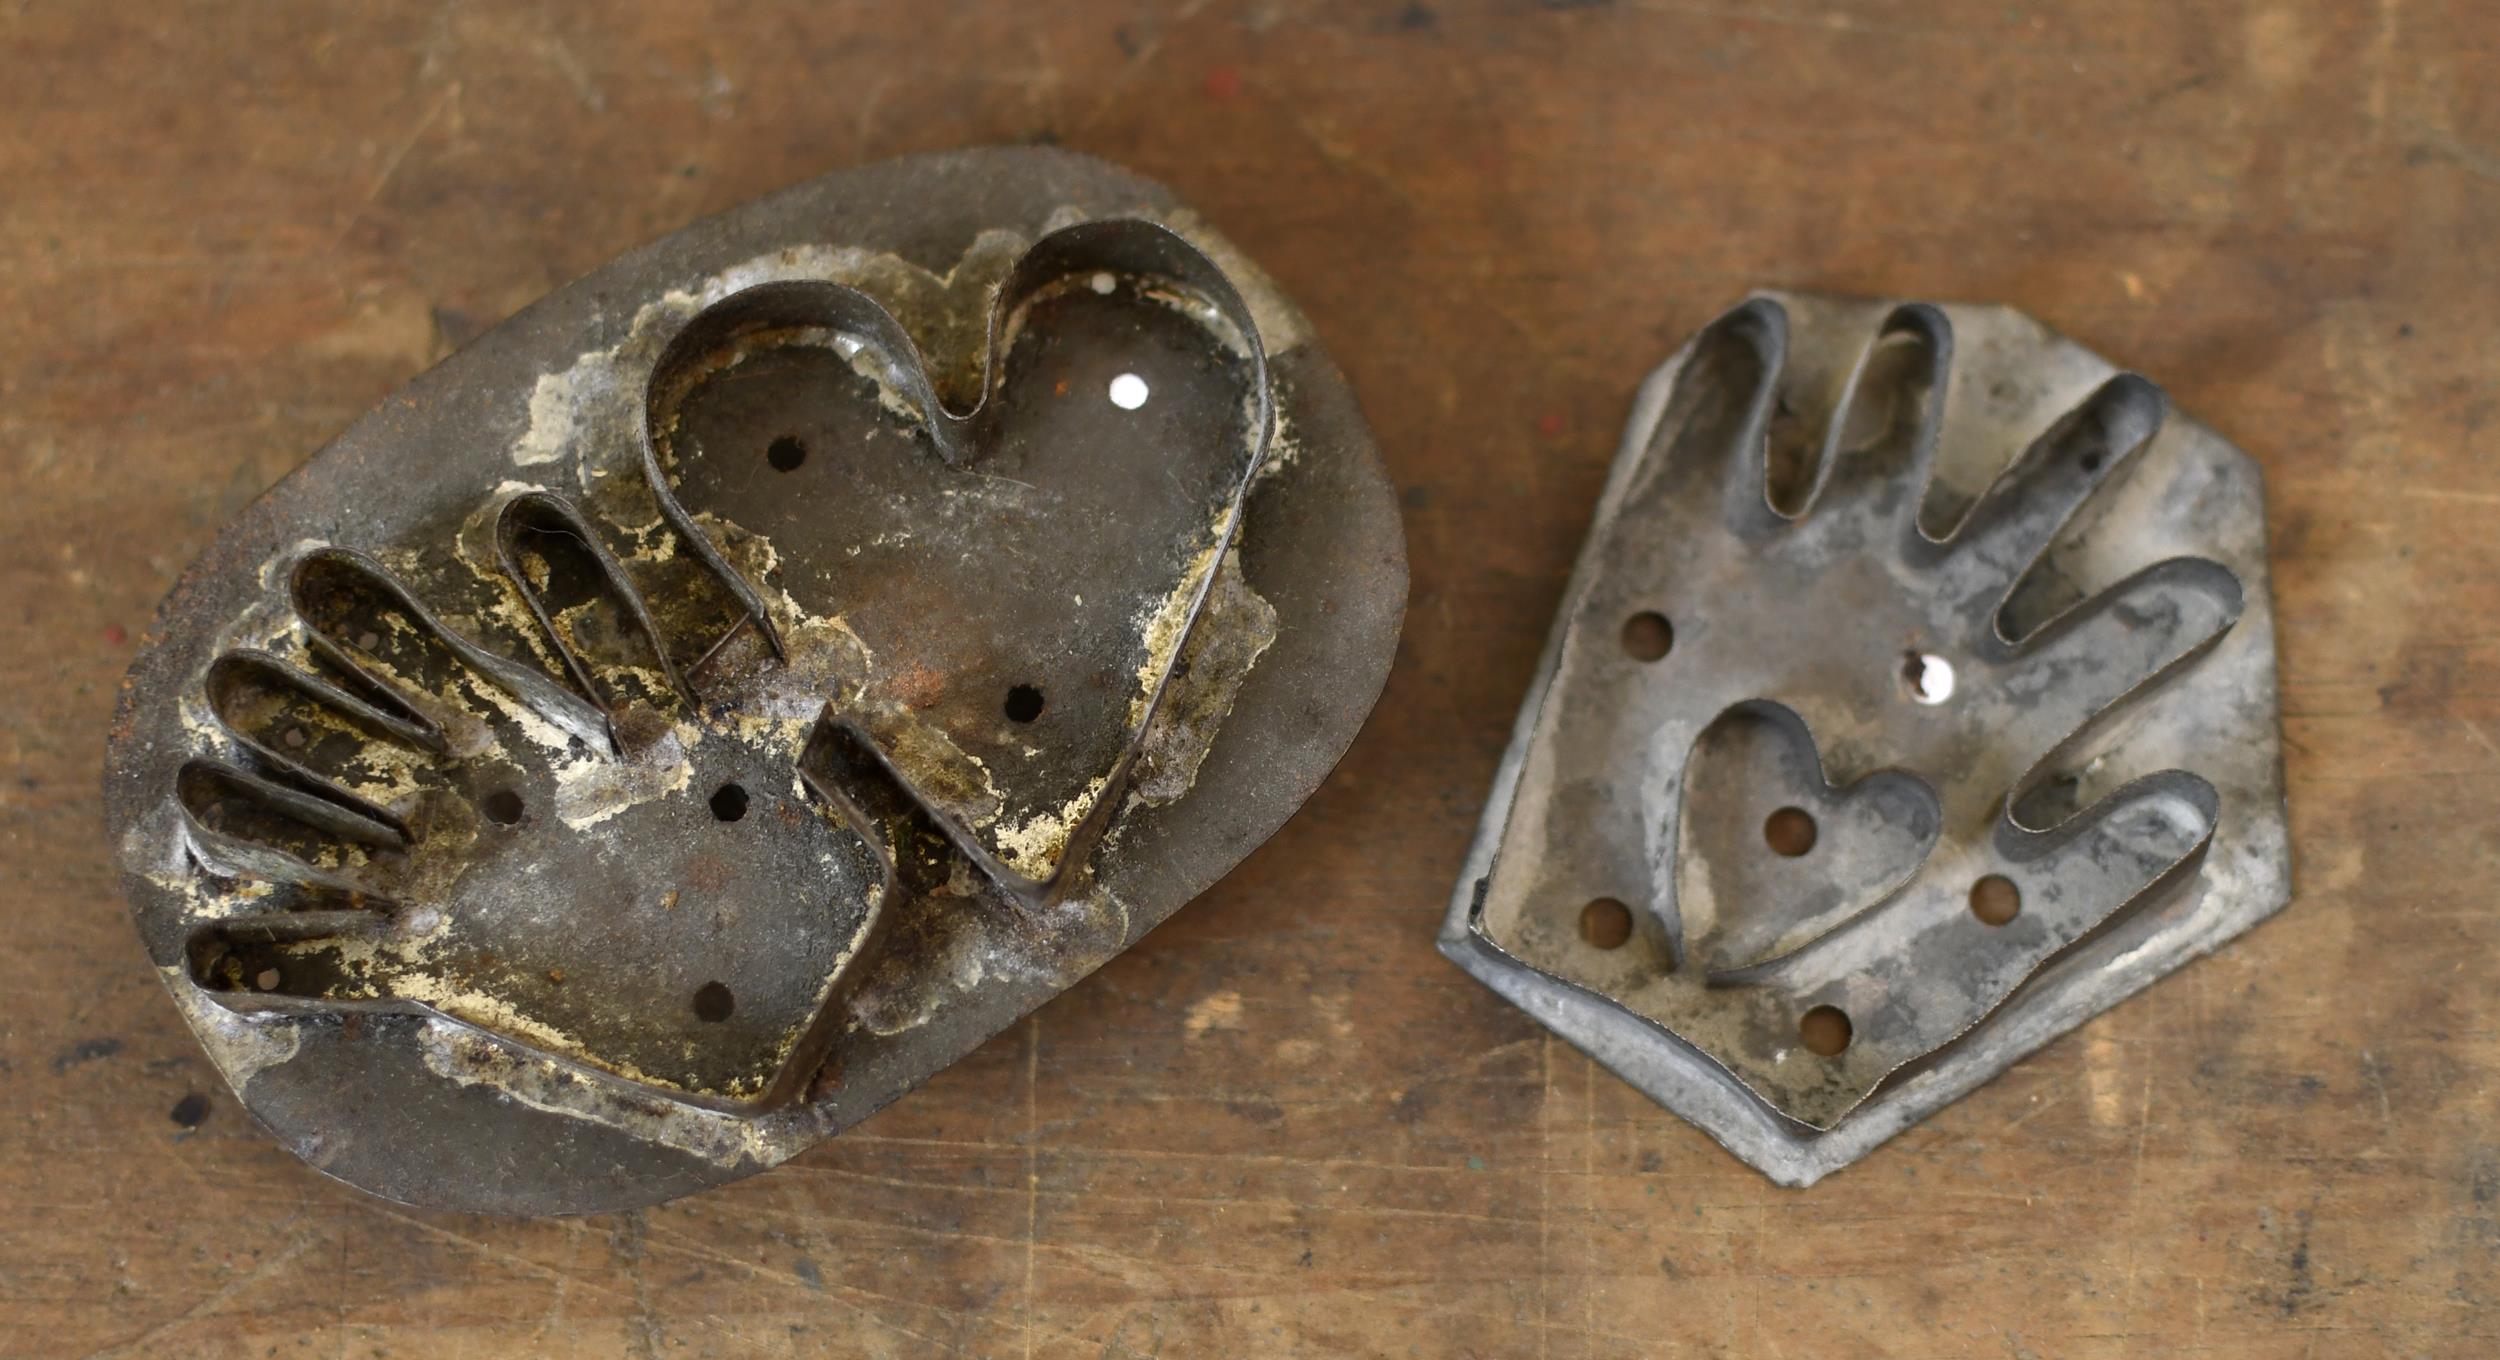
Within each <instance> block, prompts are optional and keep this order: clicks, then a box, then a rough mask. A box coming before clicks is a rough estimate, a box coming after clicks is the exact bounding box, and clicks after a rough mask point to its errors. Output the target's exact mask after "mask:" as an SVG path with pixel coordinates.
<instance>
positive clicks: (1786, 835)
mask: <svg viewBox="0 0 2500 1360" xmlns="http://www.w3.org/2000/svg"><path fill="white" fill-rule="evenodd" d="M1814 836H1815V830H1814V814H1812V813H1810V812H1808V811H1806V810H1805V809H1804V808H1793V807H1784V808H1781V809H1780V810H1779V811H1777V812H1774V813H1772V814H1771V815H1770V816H1769V817H1766V818H1764V819H1763V822H1762V843H1763V844H1765V845H1768V846H1770V847H1771V849H1772V851H1773V852H1774V853H1776V854H1782V855H1786V856H1788V857H1789V858H1790V859H1795V858H1796V857H1797V856H1799V855H1802V854H1804V853H1805V852H1807V851H1808V850H1811V849H1813V848H1814Z"/></svg>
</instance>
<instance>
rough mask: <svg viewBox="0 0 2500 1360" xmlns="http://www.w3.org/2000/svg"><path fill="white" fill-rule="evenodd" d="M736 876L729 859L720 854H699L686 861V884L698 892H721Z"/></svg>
mask: <svg viewBox="0 0 2500 1360" xmlns="http://www.w3.org/2000/svg"><path fill="white" fill-rule="evenodd" d="M735 877H737V874H736V872H735V871H733V870H732V869H731V868H730V867H729V861H727V860H725V859H722V858H721V857H720V856H718V855H708V854H707V855H697V856H695V857H694V858H693V859H690V860H688V861H686V886H687V887H690V888H692V889H694V890H695V891H697V892H705V893H712V892H719V891H720V890H721V889H723V888H725V887H727V886H729V880H731V879H733V878H735Z"/></svg>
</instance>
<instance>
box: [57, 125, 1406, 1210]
mask: <svg viewBox="0 0 2500 1360" xmlns="http://www.w3.org/2000/svg"><path fill="white" fill-rule="evenodd" d="M1404 586H1405V573H1404V560H1403V553H1402V551H1401V548H1400V540H1399V533H1398V528H1397V521H1396V516H1395V510H1394V507H1393V504H1392V502H1391V500H1390V498H1389V495H1388V492H1387V487H1386V484H1385V481H1384V480H1383V478H1382V476H1381V474H1380V471H1379V468H1378V466H1377V461H1376V458H1375V457H1374V455H1373V453H1372V451H1371V447H1370V443H1369V440H1368V437H1367V436H1366V435H1365V433H1364V431H1363V428H1362V424H1361V420H1360V417H1359V415H1358V414H1357V413H1356V411H1355V409H1354V406H1353V403H1352V400H1351V397H1350V396H1349V395H1348V394H1347V393H1346V391H1345V388H1344V384H1343V380H1342V379H1341V378H1340V377H1339V376H1338V374H1337V373H1336V370H1335V369H1334V368H1333V366H1331V365H1330V364H1329V363H1328V361H1327V359H1326V357H1325V356H1324V355H1323V354H1321V353H1320V352H1319V350H1318V348H1317V346H1316V345H1315V344H1313V343H1312V342H1311V340H1310V339H1309V336H1308V333H1307V330H1306V328H1305V327H1304V326H1303V325H1302V324H1301V322H1300V320H1299V318H1298V317H1296V316H1295V314H1294V313H1293V311H1292V309H1291V308H1290V306H1289V305H1288V304H1287V303H1285V301H1284V300H1283V299H1282V298H1281V296H1279V295H1278V294H1277V293H1276V291H1275V289H1274V287H1273V286H1272V285H1271V284H1269V283H1268V282H1267V281H1266V280H1265V279H1264V278H1263V277H1261V276H1259V275H1258V274H1257V273H1256V272H1255V271H1254V270H1252V269H1251V268H1250V267H1249V266H1248V265H1246V264H1245V263H1244V262H1242V261H1241V260H1240V259H1239V258H1238V256H1236V255H1235V254H1234V253H1233V252H1232V251H1231V250H1230V249H1229V248H1228V247H1227V246H1225V244H1224V243H1223V242H1222V241H1221V240H1220V238H1217V237H1216V236H1215V235H1214V234H1213V233H1212V232H1211V231H1209V230H1208V229H1207V228H1205V227H1204V225H1203V224H1201V223H1199V222H1198V221H1197V220H1196V219H1195V218H1194V217H1193V216H1192V215H1191V214H1189V213H1188V212H1187V210H1185V209H1183V208H1180V207H1178V206H1177V205H1176V204H1174V203H1173V202H1172V201H1171V200H1170V199H1169V197H1168V196H1167V195H1165V194H1164V193H1163V192H1162V191H1161V190H1159V189H1157V188H1155V187H1154V186H1152V185H1149V184H1146V183H1144V182H1142V181H1139V180H1137V179H1135V178H1133V177H1131V176H1128V175H1126V174H1124V173H1122V172H1119V171H1117V170H1114V169H1112V168H1111V167H1108V166H1105V165H1102V164H1101V163H1099V162H1094V161H1090V160H1086V159H1084V158H1082V157H1076V156H1070V155H1065V154H1061V153H1054V152H1044V151H1029V150H1018V151H989V152H976V153H963V154H959V155H952V156H942V157H930V158H922V159H917V160H913V161H906V162H897V163H893V164H890V165H885V166H878V167H871V168H869V169H866V170H861V171H855V172H851V173H849V174H846V175H839V176H834V177H831V178H828V179H826V180H822V181H818V182H816V183H814V184H810V185H807V186H803V187H801V188H798V189H795V190H791V191H789V192H787V193H784V194H781V195H777V196H775V197H773V198H770V199H766V200H764V201H762V202H759V203H757V204H754V205H750V206H749V207H747V208H744V209H740V210H739V211H737V212H735V213H731V214H729V215H727V216H725V217H722V218H718V219H715V220H713V221H710V222H706V223H703V224H699V225H697V226H695V227H691V228H688V229H687V230H685V231H683V232H681V233H679V234H678V235H676V236H673V237H670V238H669V239H667V240H665V241H662V242H659V243H658V244H656V245H654V246H651V247H648V248H646V249H645V250H643V251H640V252H637V253H635V254H634V255H631V256H628V257H626V258H625V259H623V260H620V261H618V262H617V263H615V264H613V265H611V266H609V267H607V268H606V269H604V270H602V271H600V272H599V273H597V274H595V275H593V276H591V277H589V278H587V279H584V280H582V281H581V282H579V283H576V284H574V285H571V286H570V287H568V288H566V289H564V290H562V291H560V292H559V293H557V294H555V295H554V296H552V297H550V298H549V299H547V300H546V301H544V302H542V303H540V304H538V305H537V306H536V307H533V308H532V309H530V310H529V311H527V312H525V313H523V314H522V315H520V316H518V317H515V318H514V319H513V320H512V321H510V322H507V323H505V325H504V326H502V327H499V328H498V329H497V330H496V331H494V332H492V333H490V334H489V335H488V336H487V337H485V338H483V339H482V340H481V341H480V342H479V343H478V344H476V345H474V346H472V347H471V348H469V349H467V350H464V351H463V352H462V353H460V354H459V355H456V356H454V357H453V358H452V359H450V360H448V361H446V362H445V363H444V364H443V365H442V366H440V367H438V368H437V369H435V370H433V371H432V372H430V373H428V374H426V375H423V376H422V377H420V378H418V379H417V380H415V381H414V382H412V383H411V384H410V386H409V387H408V388H407V389H406V391H405V392H403V393H402V394H401V395H399V396H397V397H394V398H393V399H391V400H390V401H389V402H388V403H386V404H385V405H384V406H383V407H382V408H381V409H380V410H378V411H377V412H375V413H374V414H373V415H371V416H369V417H367V418H366V419H365V420H363V421H361V422H359V423H358V424H357V425H356V426H355V427H354V428H353V429H351V430H349V431H348V432H347V433H346V434H345V435H343V436H342V437H341V438H340V439H339V440H338V441H337V442H336V443H335V444H333V445H332V446H331V447H330V448H329V449H328V450H326V451H324V453H323V454H322V455H321V456H320V457H319V458H317V459H315V460H314V461H313V462H312V463H311V464H310V465H308V466H307V468H306V469H305V470H304V471H302V472H300V473H298V474H297V475H296V476H294V477H291V478H290V479H288V481H287V482H285V483H283V484H282V485H281V486H280V487H279V488H277V489H276V490H274V491H272V492H271V493H270V494H269V495H268V496H267V497H265V498H263V500H262V501H261V502H259V503H258V504H256V505H255V506H253V507H252V509H251V510H249V511H247V512H246V513H245V515H244V516H243V517H242V518H241V519H240V520H239V521H238V522H237V523H236V524H235V525H233V526H231V527H229V528H228V530H227V531H226V532H225V533H224V535H222V536H221V537H220V539H219V540H218V542H217V544H216V545H215V546H214V547H213V548H212V549H211V550H210V551H209V553H208V554H207V555H206V556H204V557H203V559H202V560H201V561H200V563H198V564H196V565H195V566H194V567H193V569H192V570H191V572H190V573H189V574H188V575H186V577H185V578H184V580H183V581H182V582H181V584H180V585H178V586H177V587H176V589H175V591H174V592H173V594H172V596H171V597H169V599H168V600H167V602H166V604H165V607H164V610H163V613H162V617H161V620H160V624H159V627H158V630H157V634H156V636H155V637H154V638H153V639H152V645H151V646H150V647H149V648H148V649H147V650H146V651H145V652H144V653H143V654H142V656H141V658H140V659H139V661H138V662H137V663H136V664H135V665H134V667H133V669H132V673H131V679H130V681H129V685H128V691H127V693H126V695H125V701H124V704H123V707H122V711H121V714H120V717H119V719H118V721H117V725H116V728H115V733H114V741H113V749H112V754H111V758H110V761H109V763H108V769H107V774H106V789H107V796H108V807H109V808H110V812H111V817H112V831H113V834H114V835H115V836H116V838H117V839H118V842H119V845H120V850H121V857H122V862H123V865H124V867H125V869H126V871H127V878H126V882H127V885H128V889H129V892H130V896H131V899H132V904H133V909H134V913H135V915H136V917H137V920H138V923H139V926H140V930H141V933H142V935H143V936H144V937H145V938H146V940H147V942H148V944H149V947H150V949H151V952H152V953H153V954H154V955H155V957H156V960H157V962H158V963H159V965H160V967H161V969H162V971H163V972H164V975H165V980H166V984H167V986H168V987H169V988H170V989H171V991H172V993H173V995H174V997H175V999H176V1001H177V1002H178V1003H180V1004H181V1006H182V1008H183V1010H184V1012H185V1014H186V1016H187V1017H188V1018H189V1019H190V1020H191V1022H192V1025H193V1027H194V1028H195V1029H196V1030H197V1031H198V1032H199V1034H200V1036H201V1039H202V1041H203V1043H204V1044H205V1045H206V1047H207V1048H208V1050H209V1053H210V1055H211V1056H212V1058H214V1059H215V1060H216V1062H217V1064H218V1066H219V1068H220V1070H221V1071H223V1072H224V1073H225V1075H226V1076H227V1078H228V1080H229V1081H230V1082H231V1083H232V1084H233V1085H234V1086H235V1088H236V1089H237V1091H238V1092H240V1093H241V1095H242V1097H243V1099H244V1101H245V1103H246V1104H247V1105H248V1106H249V1107H250V1108H251V1109H252V1110H253V1112H254V1113H255V1114H256V1115H257V1116H259V1117H260V1118H261V1119H262V1121H263V1122H265V1123H266V1124H268V1125H269V1126H270V1127H271V1128H272V1129H273V1130H274V1131H276V1132H277V1134H278V1135H279V1136H280V1137H281V1138H282V1139H284V1140H285V1141H286V1142H287V1143H288V1144H289V1145H290V1146H292V1147H294V1148H295V1149H296V1150H297V1151H298V1152H299V1153H301V1154H303V1155H304V1156H305V1157H307V1159H309V1160H311V1161H312V1162H313V1163H314V1164H315V1165H316V1166H319V1167H321V1168H322V1169H324V1170H326V1171H328V1172H330V1173H331V1174H333V1175H336V1176H339V1177H340V1178H342V1179H344V1180H347V1181H349V1182H351V1183H353V1184H356V1185H359V1186H362V1187H364V1188H366V1189H369V1190H373V1191H375V1192H377V1193H380V1194H384V1195H388V1196H391V1197H393V1198H397V1199H403V1200H408V1201H411V1202H417V1203H425V1204H434V1205H444V1206H453V1207H468V1208H487V1209H502V1210H512V1211H523V1212H561V1211H583V1210H592V1209H601V1208H612V1207H620V1206H625V1205H631V1204H637V1203H646V1202H650V1201H653V1200H657V1199H662V1198H666V1197H668V1196H670V1195H675V1194H680V1193H684V1192H685V1191H687V1190H690V1189H695V1188H699V1187H701V1186H703V1185H707V1184H713V1183H717V1182H720V1181H723V1180H727V1179H731V1178H734V1177H736V1176H738V1175H743V1174H746V1173H748V1172H752V1171H754V1170H758V1169H761V1168H762V1167H765V1166H769V1165H771V1164H772V1163H774V1162H777V1161H779V1160H781V1159H783V1158H786V1157H787V1156H789V1155H791V1154H792V1153H795V1152H796V1151H798V1150H799V1149H801V1148H803V1147H805V1146H807V1145H808V1144H809V1143H811V1142H813V1141H815V1140H816V1139H818V1138H821V1137H823V1136H826V1135H827V1134H829V1133H832V1132H834V1131H836V1130H838V1129H840V1128H842V1127H845V1126H847V1125H848V1124H850V1123H852V1122H855V1121H856V1120H858V1119H859V1118H862V1117H864V1116H865V1115H866V1114H868V1113H869V1112H871V1111H873V1110H874V1109H876V1108H877V1107H878V1106H880V1105H882V1104H883V1103H885V1102H886V1101H887V1100H890V1099H892V1098H893V1097H894V1096H896V1095H897V1094H900V1093H901V1092H902V1091H903V1090H905V1089H908V1087H910V1086H911V1085H912V1084H914V1083H916V1082H918V1081H919V1080H921V1079H923V1078H925V1077H926V1076H927V1075H928V1074H930V1073H931V1072H933V1071H935V1070H937V1069H938V1068H939V1067H942V1066H944V1065H945V1064H946V1063H948V1062H951V1061H952V1060H953V1059H955V1058H956V1057H958V1056H960V1055H961V1054H962V1053H964V1052H965V1051H967V1050H969V1049H970V1048H971V1047H972V1046H973V1045H974V1044H976V1043H978V1042H979V1041H980V1040H981V1039H982V1038H985V1037H987V1036H988V1035H990V1034H992V1033H995V1032H996V1031H997V1030H999V1029H1000V1028H1003V1027H1004V1026H1005V1025H1006V1024H1008V1023H1010V1022H1012V1021H1013V1020H1014V1019H1015V1018H1016V1017H1017V1016H1019V1015H1021V1014H1022V1013H1024V1012H1025V1011H1028V1010H1030V1009H1031V1008H1032V1007H1034V1006H1036V1005H1038V1004H1039V1003H1040V1002H1041V1001H1043V1000H1046V999H1048V997H1049V996H1051V995H1053V994H1055V993H1056V992H1057V991H1059V990H1061V989H1062V988H1064V987H1066V986H1067V985H1069V984H1070V983H1072V982H1074V981H1075V980H1076V979H1077V978H1079V977H1081V976H1083V975H1084V974H1085V973H1086V972H1089V971H1091V970H1092V969H1093V968H1094V967H1096V966H1098V965H1099V964H1100V963H1102V962H1103V961H1104V960H1106V959H1107V958H1109V957H1110V956H1111V955H1112V954H1113V953H1116V952H1117V951H1118V950H1119V949H1120V948H1121V947H1123V946H1124V945H1126V944H1127V943H1128V942H1130V941H1132V940H1134V939H1135V938H1136V937H1137V936H1138V935H1139V934H1142V933H1143V932H1144V931H1145V930H1146V929H1148V928H1150V927H1151V926H1152V925H1154V924H1155V923H1156V922H1158V921H1160V920H1161V919H1163V918H1164V917H1165V916H1167V915H1168V914H1170V912H1172V911H1173V910H1175V909H1176V908H1177V907H1179V906H1180V905H1181V903H1183V902H1184V901H1186V900H1187V899H1188V898H1189V897H1191V896H1193V895H1195V893H1197V892H1198V891H1199V890H1200V889H1202V888H1203V887H1205V886H1206V884H1207V883H1209V882H1211V881H1212V880H1213V879H1214V878H1215V877H1216V876H1218V875H1220V874H1221V873H1222V872H1223V871H1224V870H1225V869H1226V868H1229V867H1230V866H1231V865H1232V864H1233V863H1234V862H1236V861H1238V859H1239V858H1240V857H1241V856H1242V855H1244V854H1246V853H1247V852H1248V851H1249V849H1250V848H1251V847H1252V846H1255V845H1256V844H1257V843H1258V842H1259V841H1260V840H1262V839H1264V838H1265V837H1266V836H1267V835H1268V834H1269V833H1271V832H1272V831H1273V830H1274V829H1275V828H1276V827H1277V826H1278V825H1279V824H1281V822H1282V821H1283V819H1284V818H1285V817H1286V816H1287V815H1289V814H1290V812H1291V811H1292V809H1293V808H1294V807H1295V806H1297V805H1298V804H1299V803H1300V802H1301V801H1302V799H1303V798H1304V797H1306V796H1308V794H1309V793H1310V792H1311V790H1312V789H1313V788H1314V787H1316V785H1317V783H1318V781H1319V779H1320V778H1321V777H1322V776H1323V775H1324V774H1325V772H1326V770H1327V768H1328V766H1329V765H1330V764H1332V763H1333V762H1334V760H1335V759H1336V757H1337V755H1338V754H1340V753H1341V752H1342V751H1343V749H1344V747H1345V745H1346V743H1347V742H1348V741H1350V740H1351V739H1352V736H1353V734H1354V731H1355V729H1356V728H1357V727H1358V726H1359V725H1360V722H1361V720H1362V717H1363V715H1364V714H1365V713H1366V712H1367V711H1368V710H1369V708H1370V706H1371V703H1372V701H1373V699H1374V698H1375V697H1376V696H1377V694H1378V692H1379V688H1380V684H1381V681H1382V679H1383V677H1384V675H1385V671H1386V669H1387V664H1388V660H1389V656H1390V652H1391V650H1392V647H1393V644H1394V640H1395V636H1396V631H1397V626H1398V620H1399V614H1400V610H1401V607H1402V604H1403V599H1404Z"/></svg>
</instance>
